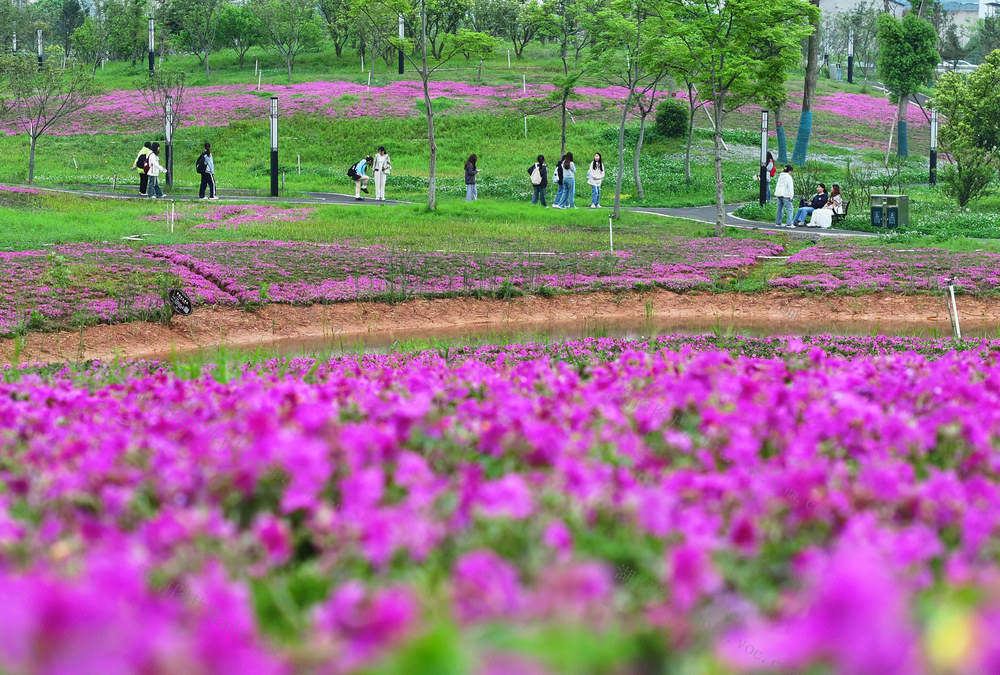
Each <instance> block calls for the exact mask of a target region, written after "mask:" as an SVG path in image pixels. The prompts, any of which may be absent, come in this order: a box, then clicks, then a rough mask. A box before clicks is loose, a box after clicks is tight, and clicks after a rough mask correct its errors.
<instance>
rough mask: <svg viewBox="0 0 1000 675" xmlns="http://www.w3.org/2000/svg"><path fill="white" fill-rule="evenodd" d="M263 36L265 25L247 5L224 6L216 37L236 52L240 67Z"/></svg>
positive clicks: (217, 40) (220, 14)
mask: <svg viewBox="0 0 1000 675" xmlns="http://www.w3.org/2000/svg"><path fill="white" fill-rule="evenodd" d="M263 38H264V27H263V26H262V25H261V23H260V19H258V18H257V17H256V16H255V15H254V13H253V12H251V11H250V10H249V9H248V8H247V6H246V5H232V4H226V5H224V6H223V7H222V11H221V12H220V13H219V27H218V30H217V31H216V33H215V39H216V42H217V43H218V44H219V45H221V46H225V47H227V48H229V49H232V50H233V51H234V52H236V57H237V58H238V59H239V63H240V68H242V67H243V60H244V59H245V58H246V55H247V52H248V51H250V48H251V47H256V46H259V45H260V44H261V42H263ZM338 53H339V52H338Z"/></svg>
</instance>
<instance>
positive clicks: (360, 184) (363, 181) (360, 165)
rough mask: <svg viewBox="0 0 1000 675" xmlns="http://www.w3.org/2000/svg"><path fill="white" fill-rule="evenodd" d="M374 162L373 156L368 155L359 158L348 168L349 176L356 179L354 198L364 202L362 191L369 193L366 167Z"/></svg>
mask: <svg viewBox="0 0 1000 675" xmlns="http://www.w3.org/2000/svg"><path fill="white" fill-rule="evenodd" d="M371 163H372V156H371V155H366V156H365V158H364V159H359V160H358V161H357V162H355V164H354V165H353V166H352V167H351V168H350V169H348V170H347V176H348V178H350V179H351V180H353V181H354V199H355V201H359V202H363V201H364V200H365V198H364V197H362V196H361V193H362V192H364V193H365V194H368V180H369V178H368V176H367V175H366V174H365V169H367V168H368V165H369V164H371Z"/></svg>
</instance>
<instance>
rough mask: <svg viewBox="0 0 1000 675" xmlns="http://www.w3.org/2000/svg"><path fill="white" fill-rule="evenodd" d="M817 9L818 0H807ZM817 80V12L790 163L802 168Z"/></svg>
mask: <svg viewBox="0 0 1000 675" xmlns="http://www.w3.org/2000/svg"><path fill="white" fill-rule="evenodd" d="M809 1H810V2H811V3H812V5H813V7H816V8H817V10H818V9H819V0H809ZM818 79H819V12H818V11H817V12H816V19H815V20H814V21H813V22H812V32H811V33H809V40H808V43H807V45H806V80H805V84H804V86H803V91H802V114H801V115H799V129H798V132H797V133H796V134H795V149H794V150H792V161H793V162H795V163H796V164H798V165H799V166H803V165H805V163H806V155H807V154H808V151H809V136H810V135H811V134H812V118H813V114H812V107H813V105H814V104H815V103H816V84H817V80H818Z"/></svg>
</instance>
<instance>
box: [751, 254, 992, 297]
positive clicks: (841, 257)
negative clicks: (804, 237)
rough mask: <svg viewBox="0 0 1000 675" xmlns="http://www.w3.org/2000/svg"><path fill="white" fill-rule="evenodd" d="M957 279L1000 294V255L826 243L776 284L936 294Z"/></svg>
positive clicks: (797, 258)
mask: <svg viewBox="0 0 1000 675" xmlns="http://www.w3.org/2000/svg"><path fill="white" fill-rule="evenodd" d="M953 275H954V276H955V277H956V283H955V287H956V289H959V290H964V291H967V292H978V291H996V290H997V289H1000V255H998V254H995V253H954V252H951V251H947V250H944V249H934V248H922V249H918V250H913V251H896V250H892V249H886V248H868V247H865V246H857V245H851V244H823V245H819V246H812V247H809V248H805V249H802V250H801V251H799V252H798V253H796V254H795V255H793V256H792V257H791V258H789V260H788V270H787V271H785V272H783V273H782V275H781V276H778V277H775V278H773V279H771V280H770V282H769V283H770V284H771V286H773V287H775V288H794V289H809V290H817V291H823V292H827V293H828V292H831V291H841V290H847V291H871V290H877V291H896V292H913V291H928V290H931V291H936V290H939V289H941V288H943V287H945V286H946V285H947V281H946V280H947V279H948V278H949V277H951V276H953Z"/></svg>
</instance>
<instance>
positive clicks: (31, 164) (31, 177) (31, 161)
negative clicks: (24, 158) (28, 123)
mask: <svg viewBox="0 0 1000 675" xmlns="http://www.w3.org/2000/svg"><path fill="white" fill-rule="evenodd" d="M37 143H38V137H37V136H35V134H34V133H32V134H31V153H30V154H29V155H28V185H31V184H32V183H34V182H35V145H36V144H37Z"/></svg>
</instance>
